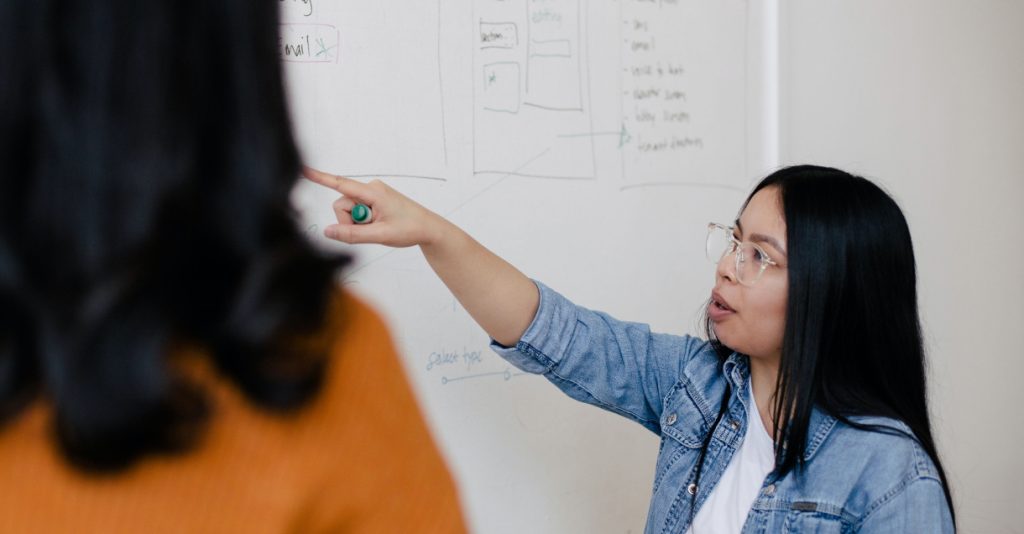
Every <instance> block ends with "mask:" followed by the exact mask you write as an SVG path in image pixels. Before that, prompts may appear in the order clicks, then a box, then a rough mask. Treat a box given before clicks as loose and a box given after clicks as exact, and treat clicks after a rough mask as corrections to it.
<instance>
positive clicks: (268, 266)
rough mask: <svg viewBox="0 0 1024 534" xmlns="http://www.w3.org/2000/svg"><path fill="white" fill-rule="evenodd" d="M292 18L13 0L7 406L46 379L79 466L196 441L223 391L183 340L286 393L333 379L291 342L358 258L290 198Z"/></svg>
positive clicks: (221, 9) (261, 2)
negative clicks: (315, 228) (304, 221)
mask: <svg viewBox="0 0 1024 534" xmlns="http://www.w3.org/2000/svg"><path fill="white" fill-rule="evenodd" d="M278 27H279V26H278V2H277V1H275V0H221V1H216V2H208V1H199V0H151V1H147V2H135V1H128V0H107V1H95V0H5V1H4V2H2V3H0V50H3V53H2V54H0V80H3V83H0V417H2V419H3V420H4V421H9V420H11V419H12V418H13V417H14V416H16V415H17V414H19V413H21V412H22V411H24V409H25V408H26V406H27V405H29V404H31V403H32V402H33V401H35V400H39V399H41V398H42V399H45V400H46V401H47V403H48V404H49V405H50V406H52V417H53V419H52V421H53V428H54V431H55V437H56V442H57V444H58V446H59V448H60V450H61V451H62V452H63V454H64V455H65V456H66V458H67V459H69V460H70V461H71V462H72V463H73V464H74V465H75V466H77V467H79V468H83V469H87V470H94V471H98V472H112V471H117V470H120V469H123V468H126V467H128V466H130V465H131V464H132V463H133V462H135V461H136V460H138V459H139V458H142V457H144V456H146V455H149V454H154V453H170V452H181V451H187V450H189V449H190V448H191V447H192V446H193V445H194V444H195V442H196V439H197V438H198V437H199V436H200V435H201V434H202V429H203V428H204V426H205V423H206V421H207V420H208V419H209V413H210V407H209V405H208V401H207V399H206V396H205V395H204V394H203V391H202V390H201V389H200V388H199V387H198V386H197V385H196V384H193V383H191V382H190V381H189V380H188V379H186V378H185V376H184V375H183V373H182V372H181V370H180V369H178V368H177V367H176V365H175V364H174V362H172V361H171V360H170V359H169V353H170V350H169V349H170V348H171V347H172V344H175V343H178V342H187V343H197V344H200V345H202V346H204V347H206V348H208V349H209V354H210V355H211V357H212V359H213V363H214V364H215V367H216V368H217V369H218V370H219V372H220V373H221V374H223V375H224V376H226V377H227V378H228V379H229V380H230V381H232V382H233V383H234V384H235V385H237V386H238V387H239V388H240V390H241V391H242V392H244V394H245V395H246V396H247V398H248V399H249V400H250V401H252V402H253V403H255V404H256V405H258V406H259V407H262V408H265V409H268V410H274V411H288V410H292V409H296V408H298V407H300V406H302V405H303V404H304V403H306V402H307V401H308V400H309V399H310V398H312V397H313V396H314V395H315V393H316V392H317V390H318V388H319V386H320V383H321V381H322V376H323V370H324V365H325V357H324V355H323V354H316V353H307V352H304V351H313V350H314V349H311V348H306V349H300V348H299V347H300V346H301V345H298V344H296V343H293V341H296V340H298V339H300V338H305V337H306V336H309V335H312V334H313V333H314V332H316V331H317V330H318V329H319V328H320V327H321V326H322V324H323V323H324V321H325V319H326V315H327V311H328V309H329V302H330V299H331V295H332V293H334V291H333V285H334V274H335V272H336V270H337V269H338V268H339V267H341V266H342V265H343V264H344V263H345V262H346V261H347V260H346V258H343V257H327V256H324V255H321V254H319V253H318V252H316V251H315V250H314V248H313V247H312V246H311V245H310V244H309V243H308V242H307V240H306V239H305V238H304V237H303V236H302V234H301V232H300V231H299V229H298V228H297V225H296V222H297V221H296V217H295V214H294V213H293V210H292V208H291V206H290V203H289V195H290V191H291V188H292V186H293V185H294V183H295V180H296V179H297V177H298V175H299V171H300V165H299V157H298V153H297V150H296V147H295V144H294V141H293V139H292V136H291V132H290V124H289V118H288V113H287V109H286V103H285V95H284V89H283V83H282V73H281V67H280V62H279V59H278V55H277V50H276V46H277V43H278V33H277V32H278ZM319 350H325V349H319Z"/></svg>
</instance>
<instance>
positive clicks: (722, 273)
mask: <svg viewBox="0 0 1024 534" xmlns="http://www.w3.org/2000/svg"><path fill="white" fill-rule="evenodd" d="M736 254H738V252H737V251H732V252H727V253H725V254H723V255H722V257H721V258H719V260H718V266H717V267H716V268H715V274H716V275H717V276H718V277H719V278H722V279H724V280H728V281H730V282H736V256H735V255H736Z"/></svg>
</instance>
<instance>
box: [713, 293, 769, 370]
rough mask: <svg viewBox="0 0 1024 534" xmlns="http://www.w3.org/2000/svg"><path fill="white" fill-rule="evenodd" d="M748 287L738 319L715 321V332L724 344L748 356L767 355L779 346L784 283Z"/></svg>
mask: <svg viewBox="0 0 1024 534" xmlns="http://www.w3.org/2000/svg"><path fill="white" fill-rule="evenodd" d="M757 289H758V291H747V292H746V294H745V295H744V298H743V311H742V313H741V314H740V316H739V317H737V319H740V320H739V321H726V322H725V323H723V324H720V325H717V326H716V328H715V334H716V335H717V336H718V338H719V339H720V340H721V341H722V343H724V344H725V345H726V346H728V347H730V348H732V349H733V350H736V351H739V352H742V353H744V354H747V355H750V356H767V355H771V354H774V353H777V352H778V351H780V350H781V349H782V337H783V334H784V332H785V328H786V287H785V284H784V283H782V284H776V285H774V286H765V287H763V288H761V287H758V288H757Z"/></svg>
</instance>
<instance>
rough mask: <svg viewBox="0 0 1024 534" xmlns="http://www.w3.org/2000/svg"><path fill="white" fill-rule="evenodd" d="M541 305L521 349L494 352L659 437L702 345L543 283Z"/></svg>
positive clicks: (502, 348) (496, 348) (497, 346)
mask: <svg viewBox="0 0 1024 534" xmlns="http://www.w3.org/2000/svg"><path fill="white" fill-rule="evenodd" d="M534 283H536V284H537V287H538V289H539V290H540V305H539V306H538V309H537V314H536V316H535V317H534V319H533V322H532V323H531V324H530V326H529V327H528V328H527V330H526V332H525V333H524V334H523V337H522V339H520V340H519V342H518V343H516V345H515V346H514V347H505V346H502V345H500V344H498V343H497V342H495V341H492V342H491V348H492V349H493V350H494V351H495V352H497V353H498V354H499V355H500V356H501V357H503V358H505V359H506V360H508V361H509V362H510V363H512V364H513V365H515V366H516V367H518V368H519V369H522V370H523V371H526V372H529V373H536V374H543V375H544V376H545V377H547V379H548V380H550V381H551V382H552V383H554V384H555V385H556V386H558V388H559V389H561V390H562V391H563V392H565V393H566V394H567V395H569V396H570V397H572V398H574V399H577V400H579V401H582V402H586V403H589V404H593V405H595V406H599V407H601V408H604V409H606V410H609V411H611V412H614V413H617V414H620V415H623V416H625V417H628V418H630V419H632V420H634V421H636V422H638V423H640V424H641V425H643V426H644V427H646V428H648V429H650V430H651V431H653V432H655V433H659V432H660V430H661V427H660V425H659V420H660V418H661V412H662V409H663V400H664V398H665V396H666V395H667V393H668V392H669V390H670V389H671V388H672V387H673V386H674V385H675V384H676V383H677V382H678V381H679V380H680V373H681V371H682V369H683V367H684V366H685V364H686V362H687V361H688V360H689V359H690V358H692V357H693V355H694V354H696V353H699V352H700V351H701V350H702V348H703V347H704V345H705V342H704V341H703V340H700V339H698V338H693V337H689V336H673V335H667V334H654V333H651V329H650V327H649V326H648V325H646V324H642V323H630V322H624V321H619V320H616V319H614V318H612V317H610V316H609V315H607V314H605V313H601V312H596V311H592V310H588V309H586V308H583V307H581V306H577V305H575V304H573V303H572V302H570V301H569V300H568V299H566V298H565V297H563V296H562V295H560V294H558V293H556V292H555V291H553V290H552V289H550V288H548V287H547V286H545V285H544V284H541V283H540V282H534Z"/></svg>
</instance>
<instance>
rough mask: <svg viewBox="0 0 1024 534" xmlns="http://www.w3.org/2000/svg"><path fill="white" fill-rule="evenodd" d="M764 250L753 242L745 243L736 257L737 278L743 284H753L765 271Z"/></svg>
mask: <svg viewBox="0 0 1024 534" xmlns="http://www.w3.org/2000/svg"><path fill="white" fill-rule="evenodd" d="M766 259H767V258H766V257H765V255H764V252H763V251H761V249H760V248H758V247H757V246H756V245H754V244H752V243H744V244H743V246H741V247H740V250H739V254H738V255H737V258H736V278H737V279H738V280H739V282H740V283H741V284H747V285H750V284H753V283H754V282H757V280H758V278H761V273H763V272H764V267H763V266H764V262H765V260H766Z"/></svg>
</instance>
